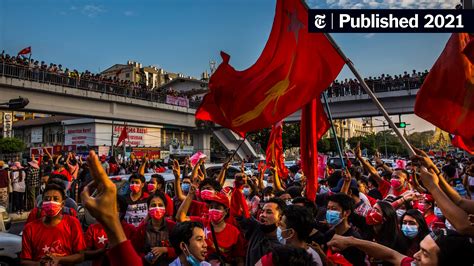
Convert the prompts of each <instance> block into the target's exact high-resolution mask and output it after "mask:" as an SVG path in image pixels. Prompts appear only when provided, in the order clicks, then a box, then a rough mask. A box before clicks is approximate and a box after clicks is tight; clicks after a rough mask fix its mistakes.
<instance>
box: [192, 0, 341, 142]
mask: <svg viewBox="0 0 474 266" xmlns="http://www.w3.org/2000/svg"><path fill="white" fill-rule="evenodd" d="M221 56H222V59H223V62H222V63H221V64H220V65H219V67H218V68H217V70H216V71H215V73H214V74H213V75H212V76H211V79H210V81H209V93H208V94H207V95H206V96H205V97H204V99H203V101H202V103H201V106H200V107H199V108H198V110H197V112H196V119H200V120H210V121H214V122H215V123H217V124H220V125H222V126H224V127H226V128H229V129H232V130H233V131H235V132H237V133H238V134H239V135H241V136H244V135H245V133H246V132H249V131H254V130H258V129H261V128H265V127H270V126H271V125H273V124H275V123H277V122H278V121H281V120H283V118H285V117H287V116H289V115H291V114H292V113H294V112H296V111H297V110H298V109H300V108H301V107H302V106H303V105H305V104H307V103H308V102H309V101H311V100H312V99H315V98H318V99H319V96H320V94H321V92H322V91H323V90H325V89H326V88H327V87H328V86H329V85H330V84H331V82H332V81H333V80H334V79H335V78H336V76H337V75H338V74H339V72H340V71H341V69H342V66H343V65H344V61H343V59H342V58H341V56H340V55H339V54H338V52H337V51H336V50H335V49H334V47H333V46H332V45H331V43H330V42H329V40H328V39H327V38H326V36H325V35H324V34H321V33H308V11H307V8H306V6H305V5H304V4H303V2H302V1H301V0H277V4H276V11H275V19H274V21H273V27H272V31H271V33H270V37H269V39H268V41H267V44H266V45H265V48H264V50H263V52H262V54H261V55H260V57H259V58H258V60H257V61H256V62H255V64H254V65H252V66H251V67H250V68H248V69H246V70H243V71H237V70H235V69H234V68H233V67H232V66H231V65H230V64H229V61H230V56H229V55H227V54H225V53H223V52H221Z"/></svg>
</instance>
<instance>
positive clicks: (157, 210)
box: [148, 207, 166, 220]
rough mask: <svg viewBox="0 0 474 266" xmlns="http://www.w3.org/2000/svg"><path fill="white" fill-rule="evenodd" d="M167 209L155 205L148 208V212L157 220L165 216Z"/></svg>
mask: <svg viewBox="0 0 474 266" xmlns="http://www.w3.org/2000/svg"><path fill="white" fill-rule="evenodd" d="M165 212H166V209H165V207H153V208H150V209H149V210H148V214H149V215H150V217H151V218H153V219H155V220H160V219H161V218H163V216H165Z"/></svg>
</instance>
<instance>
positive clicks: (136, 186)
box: [130, 184, 140, 193]
mask: <svg viewBox="0 0 474 266" xmlns="http://www.w3.org/2000/svg"><path fill="white" fill-rule="evenodd" d="M130 190H131V191H132V192H133V193H138V192H139V191H140V185H139V184H130Z"/></svg>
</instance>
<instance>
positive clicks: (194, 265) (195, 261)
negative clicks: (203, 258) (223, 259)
mask: <svg viewBox="0 0 474 266" xmlns="http://www.w3.org/2000/svg"><path fill="white" fill-rule="evenodd" d="M186 249H187V252H186V253H187V255H186V260H187V261H188V263H189V265H191V266H200V265H201V262H200V261H199V260H198V259H196V257H194V256H193V255H192V254H191V253H190V252H189V248H188V247H187V246H186Z"/></svg>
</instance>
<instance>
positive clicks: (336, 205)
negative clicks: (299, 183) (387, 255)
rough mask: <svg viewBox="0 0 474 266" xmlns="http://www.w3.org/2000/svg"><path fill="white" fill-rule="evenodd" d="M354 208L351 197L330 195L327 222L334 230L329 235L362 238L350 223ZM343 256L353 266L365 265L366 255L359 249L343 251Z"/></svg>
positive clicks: (342, 194)
mask: <svg viewBox="0 0 474 266" xmlns="http://www.w3.org/2000/svg"><path fill="white" fill-rule="evenodd" d="M353 208H354V200H353V199H352V198H351V197H350V196H348V195H346V194H344V193H336V194H333V195H330V196H329V197H328V205H327V210H326V220H327V222H328V224H329V225H330V226H331V227H332V228H331V230H329V231H328V232H327V234H337V235H342V236H353V237H355V238H361V237H360V235H359V233H357V232H356V231H355V230H354V229H353V228H352V226H351V225H350V224H349V221H348V218H349V215H351V213H352V211H353ZM331 237H332V236H328V237H326V239H331ZM341 254H342V255H343V256H344V258H345V259H346V260H347V261H349V262H350V263H351V264H352V265H365V254H364V253H363V252H361V251H360V250H358V249H357V248H347V249H345V250H344V251H342V252H341Z"/></svg>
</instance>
